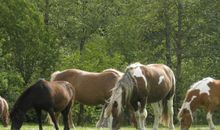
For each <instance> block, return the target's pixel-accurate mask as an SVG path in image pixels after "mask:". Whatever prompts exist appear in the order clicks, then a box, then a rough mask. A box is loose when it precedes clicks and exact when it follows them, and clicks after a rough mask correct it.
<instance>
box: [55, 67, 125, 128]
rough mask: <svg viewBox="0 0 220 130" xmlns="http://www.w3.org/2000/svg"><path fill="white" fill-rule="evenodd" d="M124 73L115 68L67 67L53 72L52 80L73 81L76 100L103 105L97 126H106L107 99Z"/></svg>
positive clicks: (87, 103)
mask: <svg viewBox="0 0 220 130" xmlns="http://www.w3.org/2000/svg"><path fill="white" fill-rule="evenodd" d="M122 75H123V73H122V72H120V71H118V70H115V69H106V70H103V71H102V72H100V73H97V72H87V71H83V70H79V69H67V70H63V71H56V72H54V73H52V74H51V81H68V82H69V83H71V84H72V85H73V86H74V87H75V89H76V98H75V100H76V101H78V102H80V103H82V104H84V105H90V106H97V105H100V104H101V105H103V107H102V112H101V114H100V118H99V121H98V122H97V124H96V127H105V126H106V120H105V119H103V113H104V110H105V107H106V106H107V105H106V104H107V100H108V99H109V97H110V96H111V91H110V90H111V89H112V88H113V87H114V86H115V84H116V82H117V81H118V79H119V78H120V77H121V76H122ZM70 117H71V115H70ZM70 122H71V121H70Z"/></svg>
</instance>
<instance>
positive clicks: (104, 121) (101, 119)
mask: <svg viewBox="0 0 220 130" xmlns="http://www.w3.org/2000/svg"><path fill="white" fill-rule="evenodd" d="M106 106H107V104H104V105H103V106H102V112H101V114H100V117H99V120H98V122H97V123H96V127H97V128H100V127H107V125H108V122H107V119H104V112H105V108H106Z"/></svg>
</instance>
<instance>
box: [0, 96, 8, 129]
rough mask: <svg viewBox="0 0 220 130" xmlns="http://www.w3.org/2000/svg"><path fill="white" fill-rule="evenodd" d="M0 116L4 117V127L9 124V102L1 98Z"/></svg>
mask: <svg viewBox="0 0 220 130" xmlns="http://www.w3.org/2000/svg"><path fill="white" fill-rule="evenodd" d="M0 115H1V117H2V123H3V126H4V127H7V126H8V124H9V108H8V103H7V101H6V100H5V99H4V98H3V97H1V96H0Z"/></svg>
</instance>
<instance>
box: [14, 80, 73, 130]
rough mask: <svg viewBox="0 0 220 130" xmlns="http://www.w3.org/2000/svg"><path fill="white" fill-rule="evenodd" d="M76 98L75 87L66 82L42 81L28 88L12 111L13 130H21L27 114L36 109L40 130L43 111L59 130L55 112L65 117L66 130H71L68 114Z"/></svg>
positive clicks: (40, 129) (40, 128)
mask: <svg viewBox="0 0 220 130" xmlns="http://www.w3.org/2000/svg"><path fill="white" fill-rule="evenodd" d="M74 98H75V89H74V87H73V86H72V85H71V84H70V83H68V82H66V81H56V82H48V81H46V80H43V79H40V80H38V81H37V82H36V83H35V84H34V85H32V86H31V87H29V88H27V89H26V90H25V91H24V92H23V93H22V94H21V96H20V97H19V98H18V100H17V101H16V103H15V104H14V107H13V109H12V111H11V114H10V116H11V120H12V125H11V130H19V129H20V128H21V126H22V123H23V121H24V117H25V113H26V112H27V111H28V110H29V109H31V108H34V109H35V111H36V113H37V116H38V122H39V130H43V128H42V123H41V110H45V111H47V112H48V113H49V114H50V116H51V118H52V121H53V123H54V126H55V129H56V130H59V128H58V125H57V122H56V120H55V116H54V112H61V113H62V115H63V122H64V130H69V129H70V128H69V124H68V114H69V111H70V108H71V106H72V104H73V101H74Z"/></svg>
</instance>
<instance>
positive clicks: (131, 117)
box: [128, 104, 138, 128]
mask: <svg viewBox="0 0 220 130" xmlns="http://www.w3.org/2000/svg"><path fill="white" fill-rule="evenodd" d="M128 111H129V114H130V121H131V123H132V124H133V125H134V127H135V128H138V126H137V120H136V119H135V110H134V108H133V106H131V104H129V106H128Z"/></svg>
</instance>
